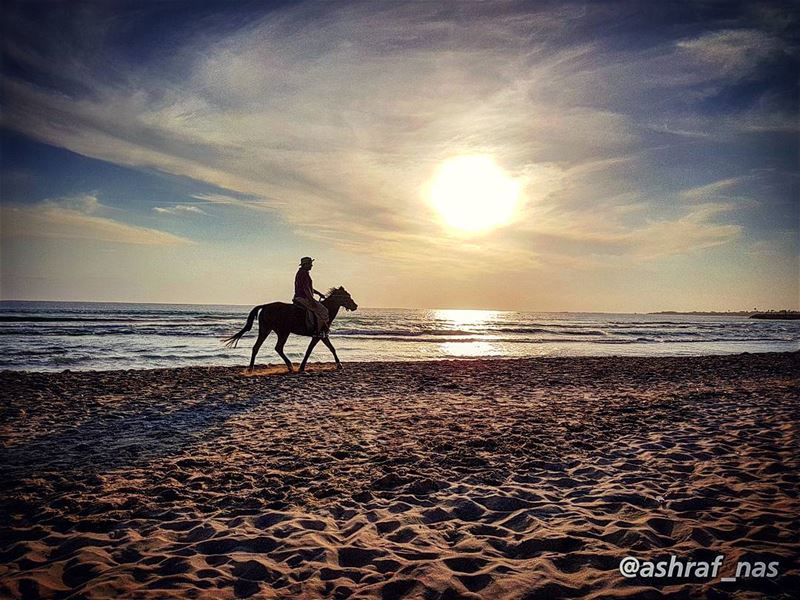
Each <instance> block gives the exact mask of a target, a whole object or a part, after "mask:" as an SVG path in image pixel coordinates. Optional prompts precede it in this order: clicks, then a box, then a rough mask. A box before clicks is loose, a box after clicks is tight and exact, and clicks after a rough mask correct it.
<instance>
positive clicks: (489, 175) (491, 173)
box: [430, 155, 520, 233]
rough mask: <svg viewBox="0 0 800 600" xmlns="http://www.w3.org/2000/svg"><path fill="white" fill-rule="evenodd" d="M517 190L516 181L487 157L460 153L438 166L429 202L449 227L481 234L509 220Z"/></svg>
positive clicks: (516, 201) (516, 197)
mask: <svg viewBox="0 0 800 600" xmlns="http://www.w3.org/2000/svg"><path fill="white" fill-rule="evenodd" d="M519 192H520V186H519V183H518V182H517V181H516V180H514V179H513V178H512V177H510V176H509V175H508V173H506V172H505V171H504V170H503V169H502V168H500V167H499V166H498V165H497V164H496V163H495V162H494V160H493V159H492V158H491V157H490V156H485V155H476V156H459V157H456V158H451V159H449V160H447V161H446V162H445V163H443V164H442V166H441V167H439V170H438V171H437V172H436V175H435V176H434V178H433V182H432V184H431V188H430V201H431V204H432V205H433V206H434V208H435V209H436V210H437V211H438V212H439V215H440V216H441V218H442V221H443V222H444V224H445V225H447V226H448V227H450V228H452V229H454V230H457V231H461V232H464V233H481V232H486V231H489V230H491V229H495V228H496V227H500V226H501V225H505V224H506V223H508V222H510V221H511V219H512V218H513V217H514V213H515V212H516V209H517V204H518V202H519Z"/></svg>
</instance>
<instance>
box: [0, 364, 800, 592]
mask: <svg viewBox="0 0 800 600" xmlns="http://www.w3.org/2000/svg"><path fill="white" fill-rule="evenodd" d="M312 369H313V370H312V371H311V372H310V373H307V374H305V375H286V374H283V373H282V371H281V369H280V368H278V367H269V368H261V369H259V371H258V372H257V373H256V374H254V375H252V376H246V375H245V374H244V373H243V369H239V368H186V369H170V370H150V371H108V372H83V373H79V372H75V373H69V372H65V373H59V374H32V373H11V372H4V373H1V374H0V394H2V405H0V409H1V410H2V418H1V420H0V442H2V455H1V456H2V458H1V459H0V476H1V477H2V481H3V484H2V485H3V491H2V498H1V499H0V517H1V518H0V556H2V559H1V560H0V597H5V596H10V597H31V598H34V597H58V598H61V597H68V596H71V595H74V597H89V598H108V597H115V598H124V597H136V598H141V597H152V598H164V597H176V598H185V597H190V598H195V597H202V598H229V597H230V598H233V597H247V596H252V595H258V597H264V598H272V597H277V598H304V597H305V598H316V597H332V598H348V597H352V598H399V597H408V598H426V599H434V598H557V597H565V596H569V597H591V598H604V597H605V598H610V597H661V595H662V594H677V595H680V596H682V597H685V596H697V597H717V598H726V597H737V598H740V597H752V598H758V597H762V595H763V594H766V595H769V596H771V597H787V598H788V597H792V594H793V593H796V590H797V589H800V566H799V565H798V560H799V557H800V500H798V498H800V470H799V469H798V466H799V465H800V441H799V439H798V422H800V400H798V398H799V397H800V393H799V392H800V386H798V373H800V354H798V353H792V354H756V355H738V356H728V357H701V358H564V359H558V358H552V359H525V360H507V361H494V360H474V361H448V362H419V363H362V364H345V369H344V370H343V371H334V370H333V369H332V367H331V365H312ZM672 554H674V555H677V556H678V557H680V558H683V559H686V560H688V559H690V558H691V557H694V558H695V559H700V560H710V559H712V558H713V557H714V556H715V555H717V554H723V555H725V561H724V564H723V568H722V571H721V572H720V574H719V575H720V576H726V575H731V574H732V570H733V568H734V565H735V564H736V562H737V561H738V560H743V559H750V560H775V561H779V563H780V566H779V568H778V570H779V575H778V576H777V577H763V578H752V577H751V578H749V579H739V580H738V581H736V582H735V583H724V582H720V581H719V577H716V578H715V579H713V580H711V581H698V580H681V579H676V578H673V579H669V580H647V579H643V578H633V579H626V578H624V577H622V575H621V574H620V573H619V571H618V566H619V563H620V560H621V559H622V558H623V557H625V556H634V557H636V558H638V559H640V560H655V559H657V558H659V557H667V558H668V557H669V556H670V555H672Z"/></svg>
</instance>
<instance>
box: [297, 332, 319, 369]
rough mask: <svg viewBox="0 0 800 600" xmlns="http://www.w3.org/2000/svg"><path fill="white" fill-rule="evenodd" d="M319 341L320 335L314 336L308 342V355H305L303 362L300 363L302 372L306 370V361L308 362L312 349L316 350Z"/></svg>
mask: <svg viewBox="0 0 800 600" xmlns="http://www.w3.org/2000/svg"><path fill="white" fill-rule="evenodd" d="M318 342H319V338H318V337H312V338H311V341H310V342H309V343H308V349H307V350H306V355H305V356H304V357H303V362H301V363H300V372H301V373H302V372H303V371H305V370H306V362H308V357H309V356H311V351H312V350H314V346H316V345H317V343H318Z"/></svg>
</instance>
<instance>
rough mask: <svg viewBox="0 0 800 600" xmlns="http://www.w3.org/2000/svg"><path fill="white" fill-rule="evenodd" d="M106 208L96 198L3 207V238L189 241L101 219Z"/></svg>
mask: <svg viewBox="0 0 800 600" xmlns="http://www.w3.org/2000/svg"><path fill="white" fill-rule="evenodd" d="M106 208H107V207H105V206H103V205H102V204H101V203H100V202H99V201H98V199H97V198H96V197H95V196H92V195H84V196H77V197H71V198H62V199H56V200H45V201H43V202H38V203H35V204H29V205H20V204H3V205H0V223H2V231H3V237H4V238H15V237H21V238H51V239H71V240H84V241H94V242H104V243H110V244H134V245H144V246H182V245H187V244H193V243H194V242H192V241H191V240H189V239H186V238H183V237H180V236H177V235H173V234H171V233H167V232H165V231H160V230H158V229H151V228H148V227H140V226H137V225H131V224H128V223H124V222H122V221H119V220H116V219H112V218H110V217H107V216H101V215H100V214H99V213H101V212H104V211H105V209H106Z"/></svg>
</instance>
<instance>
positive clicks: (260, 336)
mask: <svg viewBox="0 0 800 600" xmlns="http://www.w3.org/2000/svg"><path fill="white" fill-rule="evenodd" d="M268 335H269V329H267V330H266V331H265V332H263V333H262V330H261V328H259V329H258V339H257V340H256V343H255V344H253V354H252V356H251V357H250V367H249V369H248V370H250V371H252V370H253V367H254V366H255V364H256V355H257V354H258V351H259V350H260V349H261V344H263V343H264V340H265V339H267V336H268Z"/></svg>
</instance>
